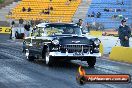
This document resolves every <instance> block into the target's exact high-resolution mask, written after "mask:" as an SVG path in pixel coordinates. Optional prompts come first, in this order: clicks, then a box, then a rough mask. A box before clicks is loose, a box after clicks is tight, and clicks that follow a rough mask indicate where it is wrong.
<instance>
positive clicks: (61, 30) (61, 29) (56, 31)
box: [39, 24, 82, 36]
mask: <svg viewBox="0 0 132 88" xmlns="http://www.w3.org/2000/svg"><path fill="white" fill-rule="evenodd" d="M39 32H40V35H41V36H45V35H46V36H51V35H66V34H68V35H69V34H75V35H81V34H82V31H81V29H80V28H79V27H78V26H76V25H73V24H72V25H71V24H48V25H46V27H45V28H44V29H43V31H42V28H41V31H39Z"/></svg>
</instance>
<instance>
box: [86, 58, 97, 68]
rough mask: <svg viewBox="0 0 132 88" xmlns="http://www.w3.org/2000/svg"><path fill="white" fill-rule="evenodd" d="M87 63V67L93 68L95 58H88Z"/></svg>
mask: <svg viewBox="0 0 132 88" xmlns="http://www.w3.org/2000/svg"><path fill="white" fill-rule="evenodd" d="M87 63H88V65H89V67H94V66H95V63H96V57H89V58H87Z"/></svg>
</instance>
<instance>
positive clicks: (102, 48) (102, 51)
mask: <svg viewBox="0 0 132 88" xmlns="http://www.w3.org/2000/svg"><path fill="white" fill-rule="evenodd" d="M99 51H100V53H101V56H103V54H104V47H103V44H102V43H101V44H100V47H99Z"/></svg>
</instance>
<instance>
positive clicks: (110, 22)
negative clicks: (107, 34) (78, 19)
mask: <svg viewBox="0 0 132 88" xmlns="http://www.w3.org/2000/svg"><path fill="white" fill-rule="evenodd" d="M116 1H117V0H92V2H91V5H90V7H89V9H88V12H87V16H86V19H85V22H88V23H91V24H92V23H93V22H96V23H101V24H103V25H104V28H105V29H111V28H112V29H113V28H114V29H116V28H118V26H119V25H120V21H121V19H112V16H113V15H123V17H124V18H128V21H127V23H128V25H131V24H132V5H131V4H132V1H131V0H124V5H121V4H117V3H116ZM118 1H120V2H121V1H122V0H118ZM104 8H109V9H125V10H126V11H121V12H114V11H113V12H105V11H104ZM93 11H94V12H95V13H97V12H101V17H100V18H96V17H95V18H91V17H88V14H89V13H92V12H93Z"/></svg>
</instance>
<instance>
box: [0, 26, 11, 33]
mask: <svg viewBox="0 0 132 88" xmlns="http://www.w3.org/2000/svg"><path fill="white" fill-rule="evenodd" d="M0 33H6V34H10V33H11V27H0Z"/></svg>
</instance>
